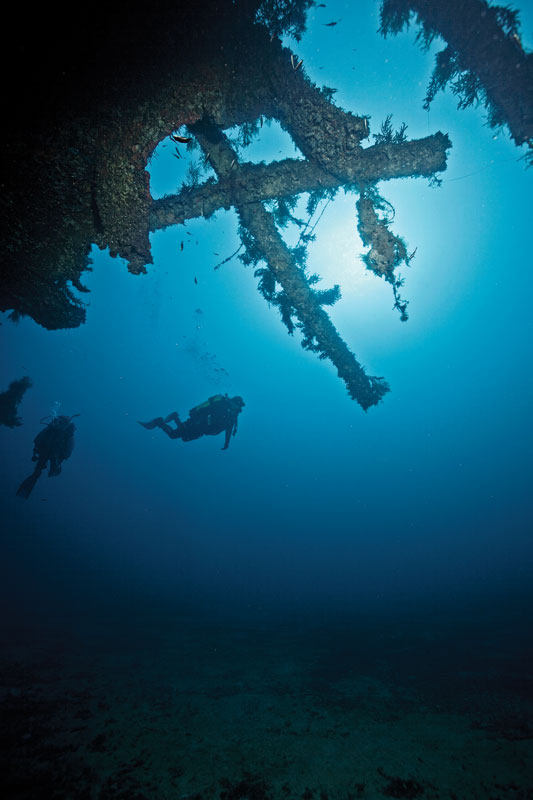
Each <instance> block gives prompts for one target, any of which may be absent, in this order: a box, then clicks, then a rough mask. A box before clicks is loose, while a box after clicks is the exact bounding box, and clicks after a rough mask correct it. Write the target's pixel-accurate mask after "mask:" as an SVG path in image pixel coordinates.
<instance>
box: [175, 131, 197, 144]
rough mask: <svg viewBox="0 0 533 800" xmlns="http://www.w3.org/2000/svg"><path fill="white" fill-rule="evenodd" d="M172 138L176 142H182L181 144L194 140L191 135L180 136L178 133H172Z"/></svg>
mask: <svg viewBox="0 0 533 800" xmlns="http://www.w3.org/2000/svg"><path fill="white" fill-rule="evenodd" d="M170 138H171V139H172V140H173V141H174V142H180V143H181V144H189V142H192V137H191V136H178V135H177V134H176V133H171V134H170Z"/></svg>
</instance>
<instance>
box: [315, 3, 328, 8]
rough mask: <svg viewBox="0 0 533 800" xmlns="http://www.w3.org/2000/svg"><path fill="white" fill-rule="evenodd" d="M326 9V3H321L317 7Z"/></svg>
mask: <svg viewBox="0 0 533 800" xmlns="http://www.w3.org/2000/svg"><path fill="white" fill-rule="evenodd" d="M325 7H326V4H325V3H319V4H318V5H317V8H325Z"/></svg>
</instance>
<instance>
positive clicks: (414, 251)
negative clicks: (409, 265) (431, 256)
mask: <svg viewBox="0 0 533 800" xmlns="http://www.w3.org/2000/svg"><path fill="white" fill-rule="evenodd" d="M417 250H418V245H417V246H416V247H415V249H414V250H413V252H412V253H411V255H410V256H408V257H407V260H408V261H411V259H412V258H414V257H415V253H416V251H417Z"/></svg>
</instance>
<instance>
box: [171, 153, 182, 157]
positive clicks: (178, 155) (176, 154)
mask: <svg viewBox="0 0 533 800" xmlns="http://www.w3.org/2000/svg"><path fill="white" fill-rule="evenodd" d="M172 155H173V156H174V158H181V156H180V154H179V153H172Z"/></svg>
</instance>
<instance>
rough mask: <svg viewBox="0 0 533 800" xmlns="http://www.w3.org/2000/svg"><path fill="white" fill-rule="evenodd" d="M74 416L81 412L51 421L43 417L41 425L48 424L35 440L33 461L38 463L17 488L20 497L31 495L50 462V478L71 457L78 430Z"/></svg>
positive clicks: (54, 475) (59, 470)
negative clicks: (75, 433)
mask: <svg viewBox="0 0 533 800" xmlns="http://www.w3.org/2000/svg"><path fill="white" fill-rule="evenodd" d="M74 417H79V414H73V415H72V417H66V416H60V417H53V418H52V421H51V422H45V420H47V419H48V417H43V419H42V420H41V425H46V427H45V429H44V430H42V431H41V432H40V433H38V434H37V436H36V437H35V439H34V440H33V456H32V461H36V462H37V463H36V465H35V469H34V470H33V472H32V474H31V475H30V476H29V477H27V478H26V480H24V481H22V483H21V484H20V486H19V488H18V489H17V495H18V497H24V498H25V499H27V498H28V497H29V496H30V494H31V493H32V490H33V487H34V486H35V484H36V483H37V481H38V480H39V478H40V477H41V473H42V472H43V470H45V469H46V466H47V464H48V463H49V469H48V477H49V478H55V477H56V475H59V474H60V472H61V464H62V463H63V461H65V460H66V459H67V458H70V456H71V454H72V450H73V448H74V431H75V430H76V426H75V425H74V423H73V422H72V420H73V419H74Z"/></svg>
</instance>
